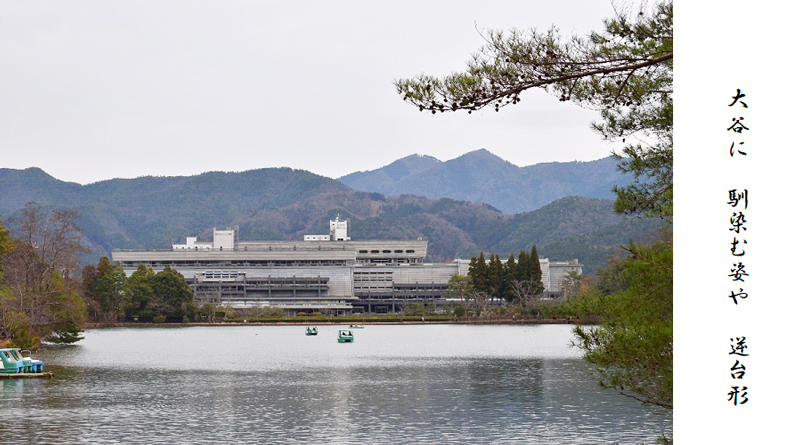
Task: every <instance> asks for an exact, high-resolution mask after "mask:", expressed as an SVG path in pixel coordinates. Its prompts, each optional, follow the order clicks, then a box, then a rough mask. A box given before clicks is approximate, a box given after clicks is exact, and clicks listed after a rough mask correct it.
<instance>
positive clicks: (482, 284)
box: [469, 252, 489, 292]
mask: <svg viewBox="0 0 800 445" xmlns="http://www.w3.org/2000/svg"><path fill="white" fill-rule="evenodd" d="M469 277H470V280H471V281H472V288H473V290H474V291H476V292H488V291H489V266H488V265H487V264H486V258H484V256H483V252H481V254H480V256H478V257H477V258H475V257H472V259H471V260H470V266H469Z"/></svg>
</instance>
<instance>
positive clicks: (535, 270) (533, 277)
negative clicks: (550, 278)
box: [529, 244, 544, 295]
mask: <svg viewBox="0 0 800 445" xmlns="http://www.w3.org/2000/svg"><path fill="white" fill-rule="evenodd" d="M529 277H530V278H529V280H530V281H531V283H532V286H533V289H534V292H535V295H541V294H542V293H543V292H544V283H542V264H541V262H539V253H538V252H536V244H534V245H533V247H531V256H530V275H529Z"/></svg>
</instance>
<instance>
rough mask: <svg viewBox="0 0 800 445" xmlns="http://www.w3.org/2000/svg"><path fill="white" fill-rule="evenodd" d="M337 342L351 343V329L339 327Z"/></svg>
mask: <svg viewBox="0 0 800 445" xmlns="http://www.w3.org/2000/svg"><path fill="white" fill-rule="evenodd" d="M337 340H338V341H339V343H352V342H353V340H354V339H353V331H350V330H346V329H340V330H339V336H338V337H337Z"/></svg>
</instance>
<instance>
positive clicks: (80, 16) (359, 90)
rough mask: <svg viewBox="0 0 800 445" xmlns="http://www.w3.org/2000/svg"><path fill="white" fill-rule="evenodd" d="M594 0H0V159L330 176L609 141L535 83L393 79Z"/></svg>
mask: <svg viewBox="0 0 800 445" xmlns="http://www.w3.org/2000/svg"><path fill="white" fill-rule="evenodd" d="M611 15H613V8H612V5H611V2H610V1H605V0H580V1H577V0H576V1H563V2H554V1H527V2H519V1H498V0H491V1H488V0H486V1H483V0H481V1H463V0H458V1H403V2H376V1H336V2H331V1H305V2H288V1H281V2H278V1H252V2H251V1H236V2H233V1H224V2H223V1H213V2H209V1H206V2H197V1H192V2H188V1H187V2H183V1H170V2H164V1H160V0H159V1H114V2H107V1H71V2H62V1H57V2H16V1H4V0H3V1H0V152H1V153H2V158H0V159H2V160H1V161H0V167H4V168H15V169H22V168H27V167H31V166H36V167H40V168H42V169H44V170H45V171H46V172H47V173H49V174H51V175H53V176H54V177H56V178H58V179H62V180H66V181H72V182H78V183H82V184H86V183H91V182H96V181H100V180H104V179H111V178H116V177H121V178H133V177H138V176H145V175H161V176H178V175H193V174H198V173H202V172H206V171H212V170H213V171H244V170H251V169H256V168H264V167H291V168H295V169H304V170H309V171H311V172H314V173H317V174H320V175H324V176H328V177H332V178H337V177H340V176H343V175H345V174H348V173H352V172H354V171H361V170H372V169H376V168H379V167H381V166H384V165H387V164H389V163H391V162H392V161H394V160H396V159H399V158H402V157H405V156H408V155H411V154H415V153H419V154H427V155H431V156H434V157H436V158H438V159H440V160H443V161H444V160H449V159H453V158H455V157H458V156H460V155H462V154H464V153H466V152H469V151H473V150H477V149H480V148H485V149H487V150H489V151H491V152H493V153H495V154H496V155H498V156H500V157H502V158H503V159H506V160H508V161H510V162H512V163H514V164H516V165H519V166H525V165H531V164H536V163H541V162H553V161H559V162H561V161H573V160H581V161H589V160H594V159H599V158H602V157H605V156H607V155H608V154H609V152H610V151H611V150H612V149H613V148H614V147H613V146H612V145H609V143H607V142H604V141H603V140H602V139H601V138H600V136H599V135H597V134H596V133H594V132H592V131H591V129H590V128H589V125H590V123H591V122H592V121H593V120H595V119H597V118H598V114H597V113H596V112H595V111H591V110H584V109H581V108H579V107H577V106H576V105H574V104H572V103H569V102H567V103H562V102H559V101H558V100H557V99H556V98H554V97H552V96H549V95H548V94H546V93H544V92H543V91H539V90H536V91H528V92H526V93H525V94H523V95H522V102H521V103H520V104H518V105H516V106H513V107H507V108H505V109H503V110H501V111H500V112H499V113H496V112H495V111H494V110H493V109H486V110H482V111H479V112H477V113H473V114H471V115H468V114H466V113H464V112H461V113H448V114H445V115H441V114H437V115H431V114H430V113H421V112H419V111H418V110H417V109H416V108H414V107H413V106H411V105H409V104H406V103H404V102H403V101H402V100H401V98H400V96H399V95H398V94H397V93H396V92H395V90H394V86H393V85H392V81H393V80H394V79H399V78H407V77H413V76H415V75H417V74H420V73H423V72H424V73H426V74H431V75H437V76H440V75H445V74H449V73H451V72H454V71H459V70H462V69H463V68H464V66H465V62H466V61H467V60H468V59H469V57H470V54H472V53H473V52H474V51H476V50H477V49H478V48H479V47H480V46H481V44H482V43H483V41H482V38H481V36H480V33H479V31H480V30H488V29H509V28H513V27H516V28H532V27H537V28H539V29H545V28H548V27H550V26H551V25H553V24H556V25H557V26H558V27H559V28H560V29H561V31H562V32H563V33H565V34H570V33H577V34H580V35H585V34H586V33H588V32H589V31H590V30H592V29H600V28H601V26H602V19H603V18H604V17H609V16H611Z"/></svg>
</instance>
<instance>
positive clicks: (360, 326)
mask: <svg viewBox="0 0 800 445" xmlns="http://www.w3.org/2000/svg"><path fill="white" fill-rule="evenodd" d="M350 329H364V325H363V324H351V325H350Z"/></svg>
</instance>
